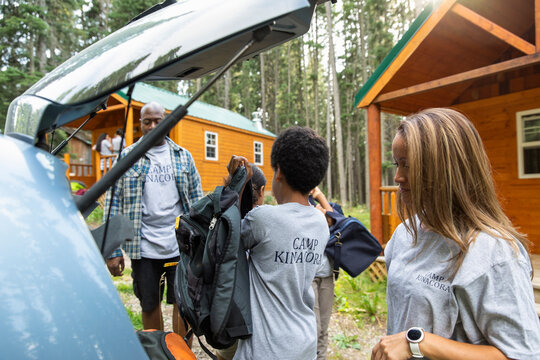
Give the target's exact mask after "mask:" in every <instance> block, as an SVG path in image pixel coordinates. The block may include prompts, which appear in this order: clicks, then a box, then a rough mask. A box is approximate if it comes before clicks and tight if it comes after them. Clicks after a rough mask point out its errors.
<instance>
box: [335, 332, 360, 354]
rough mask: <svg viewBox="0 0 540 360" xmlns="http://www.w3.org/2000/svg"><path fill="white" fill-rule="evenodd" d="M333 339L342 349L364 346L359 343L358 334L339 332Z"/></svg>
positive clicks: (358, 348)
mask: <svg viewBox="0 0 540 360" xmlns="http://www.w3.org/2000/svg"><path fill="white" fill-rule="evenodd" d="M332 340H333V341H334V342H335V343H336V345H337V347H338V348H340V349H348V348H352V349H355V350H360V349H361V348H362V347H361V346H360V344H359V343H358V336H356V335H345V334H337V335H335V336H334V337H332Z"/></svg>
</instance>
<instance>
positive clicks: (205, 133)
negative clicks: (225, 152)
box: [204, 131, 219, 161]
mask: <svg viewBox="0 0 540 360" xmlns="http://www.w3.org/2000/svg"><path fill="white" fill-rule="evenodd" d="M208 135H214V136H215V137H216V145H208V144H207V140H208ZM218 140H219V138H218V133H216V132H213V131H205V132H204V159H205V160H214V161H217V160H218V159H219V153H218V144H219V141H218ZM209 147H215V149H216V156H215V157H208V152H207V151H206V150H207V149H208V148H209Z"/></svg>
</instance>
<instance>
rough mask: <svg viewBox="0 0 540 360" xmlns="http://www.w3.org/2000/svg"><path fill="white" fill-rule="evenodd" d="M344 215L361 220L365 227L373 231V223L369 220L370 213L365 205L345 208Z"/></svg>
mask: <svg viewBox="0 0 540 360" xmlns="http://www.w3.org/2000/svg"><path fill="white" fill-rule="evenodd" d="M343 213H344V214H345V215H346V216H352V217H355V218H357V219H358V220H360V222H361V223H362V224H364V226H365V227H366V228H367V229H368V230H370V229H371V221H370V219H369V211H368V209H367V208H366V206H365V205H357V206H354V207H344V208H343Z"/></svg>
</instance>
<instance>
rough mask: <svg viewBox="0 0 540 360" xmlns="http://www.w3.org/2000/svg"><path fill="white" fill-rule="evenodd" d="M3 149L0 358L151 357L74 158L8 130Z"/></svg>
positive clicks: (1, 139) (0, 162)
mask: <svg viewBox="0 0 540 360" xmlns="http://www.w3.org/2000/svg"><path fill="white" fill-rule="evenodd" d="M0 153H1V154H3V155H2V156H1V157H0V168H1V169H2V172H3V174H4V175H3V176H2V177H1V181H0V184H1V185H0V229H2V240H1V241H0V264H1V265H0V284H1V285H0V309H1V311H2V314H1V315H2V316H0V329H2V350H1V351H0V354H1V356H0V357H2V358H3V359H46V358H48V359H146V358H147V357H146V353H145V352H144V349H143V348H142V346H141V345H140V343H139V341H138V339H137V337H136V334H135V332H134V330H133V326H132V325H131V322H130V320H129V317H128V316H127V314H126V311H125V309H124V306H123V304H122V301H121V300H120V298H119V296H118V293H117V290H116V288H115V287H114V284H113V283H112V281H111V277H110V275H109V273H108V271H107V269H106V266H105V264H104V262H103V258H102V257H101V254H100V252H99V250H98V249H97V246H96V244H95V242H94V239H93V237H92V235H91V234H90V232H89V230H88V227H87V226H86V223H85V221H84V219H83V217H82V216H81V214H80V212H79V211H78V210H77V208H76V207H75V204H74V203H73V199H72V196H71V190H70V187H69V184H68V182H67V179H66V176H65V171H66V165H65V164H64V163H63V162H62V161H61V160H59V159H57V158H56V157H54V156H52V155H51V154H49V153H47V152H45V151H42V150H40V149H38V148H36V147H33V146H31V145H30V144H27V143H25V142H23V141H20V140H18V139H14V138H10V137H8V136H4V135H0Z"/></svg>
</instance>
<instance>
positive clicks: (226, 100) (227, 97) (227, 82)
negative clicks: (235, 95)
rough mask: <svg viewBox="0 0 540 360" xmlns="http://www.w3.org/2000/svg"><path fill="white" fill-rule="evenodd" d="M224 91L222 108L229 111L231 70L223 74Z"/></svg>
mask: <svg viewBox="0 0 540 360" xmlns="http://www.w3.org/2000/svg"><path fill="white" fill-rule="evenodd" d="M224 80H225V81H224V84H223V85H224V86H223V87H224V89H223V90H224V91H223V107H224V108H225V109H227V110H229V109H230V108H231V102H230V99H231V96H230V92H231V69H229V70H227V71H226V72H225V79H224Z"/></svg>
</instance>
